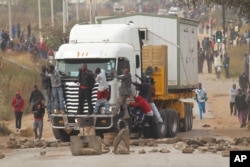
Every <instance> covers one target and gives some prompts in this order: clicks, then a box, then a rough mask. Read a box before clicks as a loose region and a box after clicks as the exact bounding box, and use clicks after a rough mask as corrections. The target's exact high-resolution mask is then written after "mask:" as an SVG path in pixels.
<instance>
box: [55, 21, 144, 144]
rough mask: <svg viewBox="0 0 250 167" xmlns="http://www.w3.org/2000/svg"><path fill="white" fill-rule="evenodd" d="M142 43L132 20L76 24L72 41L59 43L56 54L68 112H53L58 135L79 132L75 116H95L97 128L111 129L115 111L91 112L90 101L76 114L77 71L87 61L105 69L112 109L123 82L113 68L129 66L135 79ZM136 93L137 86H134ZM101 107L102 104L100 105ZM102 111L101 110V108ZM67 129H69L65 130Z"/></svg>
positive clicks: (94, 93)
mask: <svg viewBox="0 0 250 167" xmlns="http://www.w3.org/2000/svg"><path fill="white" fill-rule="evenodd" d="M140 60H141V44H140V38H139V33H138V30H137V28H136V27H135V26H134V25H133V24H117V25H102V24H97V25H95V24H94V25H79V24H77V25H75V26H74V27H73V28H72V30H71V32H70V37H69V43H67V44H63V45H61V46H60V48H59V50H58V51H57V52H56V54H55V61H56V64H55V69H56V70H57V71H59V72H60V74H61V80H62V84H63V96H64V104H65V112H66V114H64V115H62V114H52V115H51V124H52V129H53V132H54V135H55V137H56V138H58V139H61V140H64V141H68V140H69V136H70V135H76V134H78V133H79V128H78V127H77V124H76V121H75V120H76V118H79V117H82V118H86V120H87V119H88V118H89V117H95V119H96V121H95V127H96V130H97V131H98V130H100V131H103V130H110V129H112V128H113V126H114V122H113V115H112V114H110V115H103V114H100V115H99V114H98V115H90V116H88V115H87V113H88V105H87V103H84V111H83V112H84V114H83V115H77V109H78V103H79V101H78V90H79V83H78V75H79V69H80V68H81V67H82V64H83V63H85V64H87V66H88V69H89V70H91V71H92V72H94V71H95V69H96V68H97V67H99V68H101V69H103V70H105V72H106V77H107V82H108V85H109V93H110V98H109V99H108V101H109V104H110V111H112V110H113V108H114V107H115V105H116V100H117V98H118V88H119V86H120V82H119V81H118V80H117V79H116V78H115V77H114V75H113V72H114V71H116V72H117V75H121V74H122V72H123V69H124V68H129V70H130V73H131V75H132V80H133V81H136V78H135V74H138V75H141V62H140ZM97 86H98V85H97V84H96V85H95V86H94V88H93V89H92V105H93V107H94V105H95V103H96V100H97ZM132 90H133V93H134V94H136V92H135V91H136V90H135V88H134V87H133V88H132ZM101 109H102V108H101ZM100 113H101V111H100ZM66 129H67V130H66Z"/></svg>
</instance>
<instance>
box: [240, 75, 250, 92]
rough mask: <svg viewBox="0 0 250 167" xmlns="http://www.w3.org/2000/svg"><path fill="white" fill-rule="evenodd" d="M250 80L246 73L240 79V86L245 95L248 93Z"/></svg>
mask: <svg viewBox="0 0 250 167" xmlns="http://www.w3.org/2000/svg"><path fill="white" fill-rule="evenodd" d="M248 79H249V78H248V76H247V74H246V72H245V71H244V72H243V73H242V74H241V75H240V77H239V85H240V88H241V89H242V91H243V92H244V93H247V89H248V87H249V80H248Z"/></svg>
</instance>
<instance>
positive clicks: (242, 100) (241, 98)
mask: <svg viewBox="0 0 250 167" xmlns="http://www.w3.org/2000/svg"><path fill="white" fill-rule="evenodd" d="M235 105H236V107H237V109H238V118H239V122H240V127H241V128H243V127H246V118H247V103H246V96H245V93H244V92H243V91H242V90H241V89H238V93H237V95H236V97H235Z"/></svg>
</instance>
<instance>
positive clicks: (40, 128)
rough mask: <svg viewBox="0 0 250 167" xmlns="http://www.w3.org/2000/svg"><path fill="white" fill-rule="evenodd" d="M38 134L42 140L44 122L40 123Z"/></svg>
mask: <svg viewBox="0 0 250 167" xmlns="http://www.w3.org/2000/svg"><path fill="white" fill-rule="evenodd" d="M38 132H39V134H38V138H39V139H41V138H42V134H43V120H40V121H38Z"/></svg>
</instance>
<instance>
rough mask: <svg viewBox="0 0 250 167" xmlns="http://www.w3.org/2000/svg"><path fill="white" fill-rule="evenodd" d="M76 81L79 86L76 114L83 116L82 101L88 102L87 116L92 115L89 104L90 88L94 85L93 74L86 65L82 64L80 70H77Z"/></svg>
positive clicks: (91, 107) (91, 108)
mask: <svg viewBox="0 0 250 167" xmlns="http://www.w3.org/2000/svg"><path fill="white" fill-rule="evenodd" d="M78 81H79V83H80V86H79V104H78V111H77V114H83V104H84V101H85V100H87V102H88V115H90V114H92V112H93V106H92V103H91V94H92V88H93V86H94V84H95V80H94V74H93V72H92V71H90V70H88V67H87V64H83V65H82V68H81V69H80V70H79V77H78Z"/></svg>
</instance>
